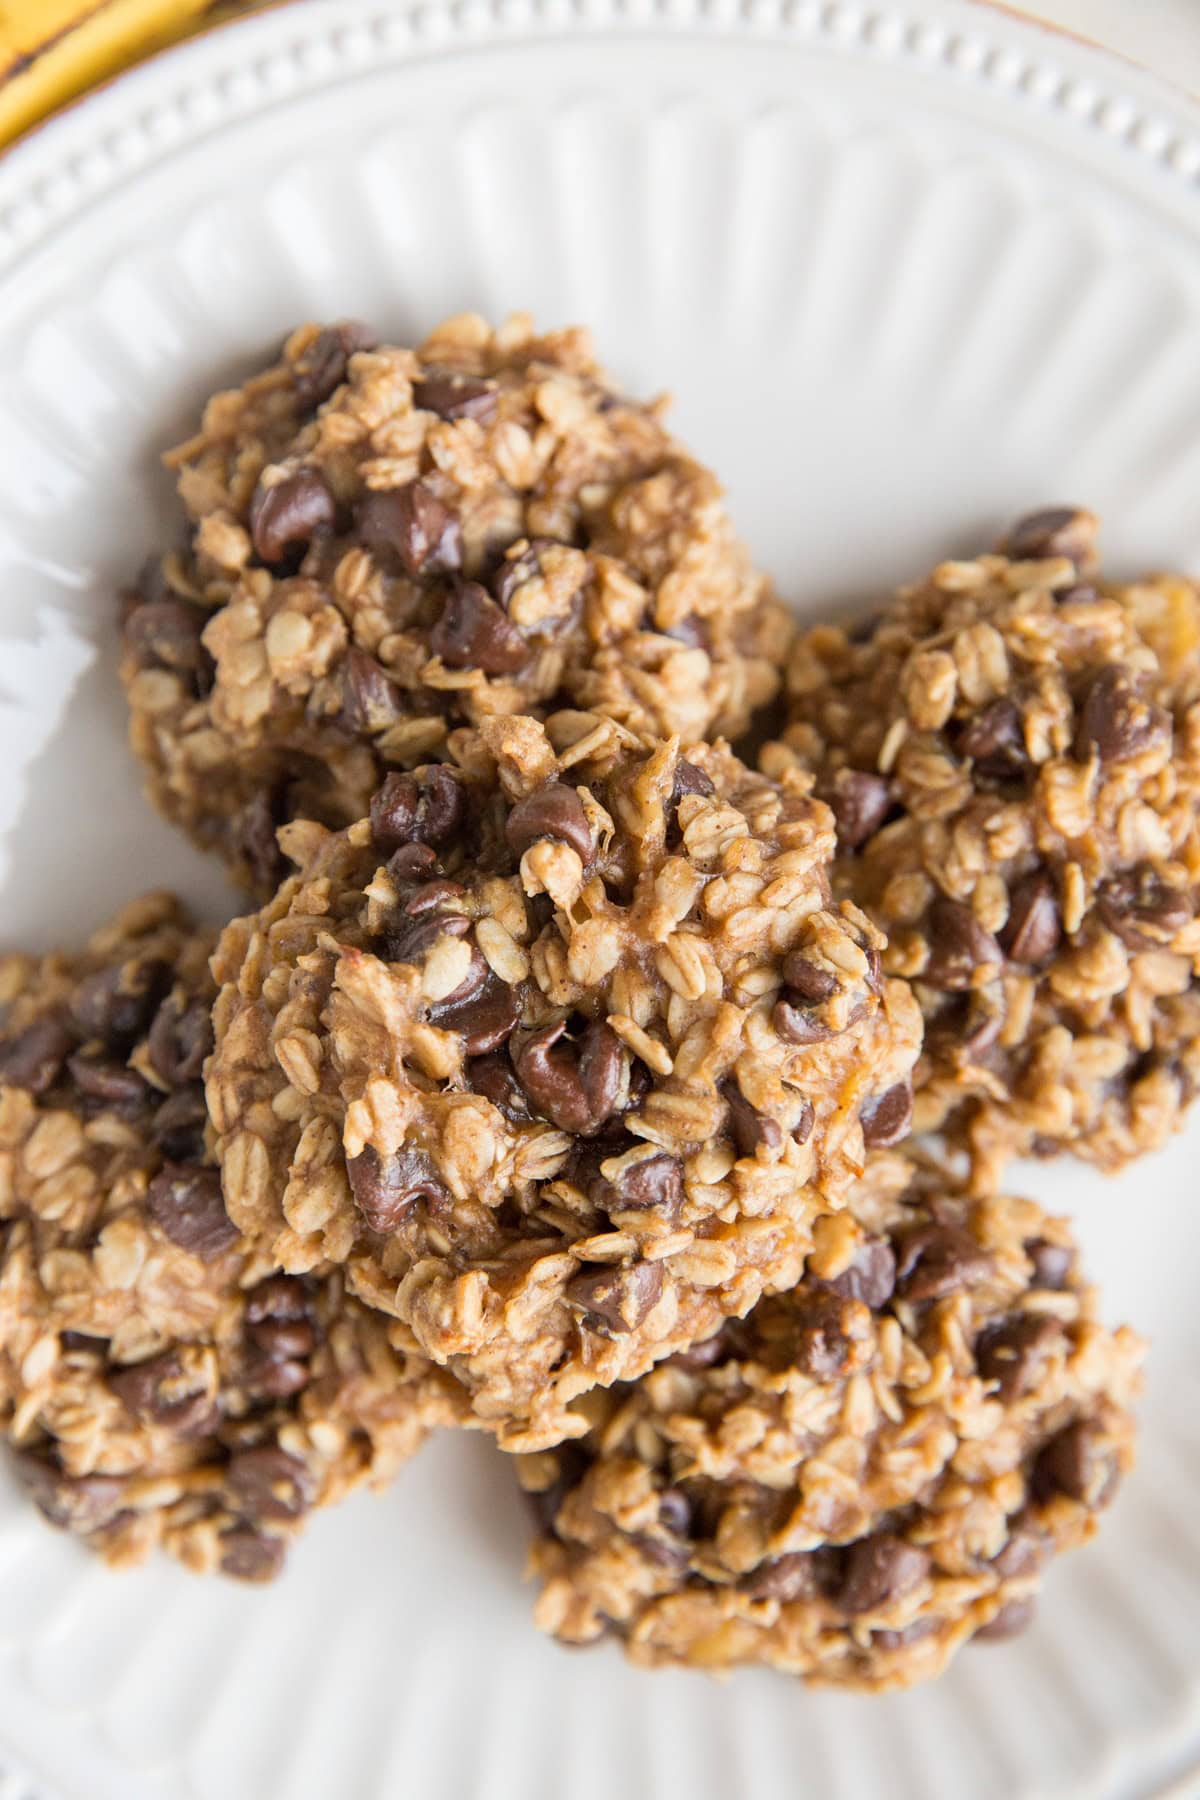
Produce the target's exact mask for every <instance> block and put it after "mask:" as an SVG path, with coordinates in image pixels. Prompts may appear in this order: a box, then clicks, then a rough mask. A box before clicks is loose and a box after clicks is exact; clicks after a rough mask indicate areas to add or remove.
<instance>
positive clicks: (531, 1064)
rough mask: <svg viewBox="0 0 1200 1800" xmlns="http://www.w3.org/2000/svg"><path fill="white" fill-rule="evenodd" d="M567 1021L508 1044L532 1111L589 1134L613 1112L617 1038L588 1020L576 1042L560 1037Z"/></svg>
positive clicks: (617, 1077)
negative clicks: (521, 1040) (519, 1041)
mask: <svg viewBox="0 0 1200 1800" xmlns="http://www.w3.org/2000/svg"><path fill="white" fill-rule="evenodd" d="M565 1032H566V1021H565V1020H560V1021H559V1022H558V1024H556V1025H546V1026H544V1027H543V1028H542V1030H540V1031H535V1032H532V1033H531V1034H530V1036H529V1037H527V1038H526V1039H525V1040H524V1041H523V1042H522V1043H521V1044H519V1045H517V1046H515V1047H510V1048H511V1055H512V1059H513V1066H514V1068H515V1069H516V1071H517V1080H518V1081H519V1082H520V1083H521V1086H522V1087H523V1088H524V1090H525V1093H526V1096H527V1097H528V1099H529V1101H530V1104H531V1105H532V1106H533V1107H534V1109H535V1110H536V1111H537V1112H540V1113H541V1114H542V1115H543V1116H544V1117H545V1118H547V1119H549V1120H550V1122H551V1124H553V1125H557V1126H558V1128H559V1130H560V1131H570V1132H573V1133H575V1134H576V1135H577V1136H580V1137H585V1136H590V1135H591V1134H592V1133H593V1132H596V1131H599V1129H600V1127H601V1126H602V1125H603V1124H605V1123H606V1122H607V1120H609V1119H611V1118H612V1116H613V1114H614V1113H615V1112H616V1110H617V1099H618V1095H619V1093H620V1088H621V1065H622V1055H621V1040H620V1039H619V1038H618V1037H617V1035H616V1033H615V1032H614V1031H613V1030H612V1029H611V1028H610V1027H609V1026H608V1025H606V1024H605V1023H604V1022H603V1021H602V1020H599V1019H593V1020H591V1021H590V1022H589V1023H588V1025H587V1026H586V1027H585V1028H584V1031H583V1035H582V1037H581V1038H580V1039H579V1040H578V1041H577V1042H571V1041H570V1040H568V1041H567V1042H566V1043H562V1044H560V1042H559V1040H560V1039H561V1038H562V1037H563V1036H564V1034H565Z"/></svg>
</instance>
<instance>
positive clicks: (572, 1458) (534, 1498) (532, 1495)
mask: <svg viewBox="0 0 1200 1800" xmlns="http://www.w3.org/2000/svg"><path fill="white" fill-rule="evenodd" d="M551 1454H552V1455H553V1457H554V1469H555V1476H554V1480H553V1481H552V1482H551V1483H550V1484H549V1486H547V1487H544V1488H538V1489H533V1488H522V1490H521V1492H522V1494H523V1495H524V1497H525V1502H526V1504H527V1505H528V1507H529V1509H530V1511H531V1512H532V1514H533V1517H534V1521H535V1523H536V1525H537V1527H538V1530H539V1531H541V1532H543V1533H544V1534H545V1535H546V1536H547V1537H553V1536H554V1535H555V1525H556V1523H557V1521H558V1510H559V1508H560V1506H561V1505H562V1503H563V1501H564V1500H565V1499H566V1497H567V1495H568V1494H569V1493H571V1492H572V1491H573V1490H574V1489H575V1488H577V1487H578V1486H579V1483H580V1482H581V1481H582V1480H583V1478H584V1476H585V1475H586V1474H587V1471H588V1469H589V1467H590V1466H591V1459H590V1458H589V1457H588V1455H587V1453H586V1451H584V1450H582V1449H580V1447H579V1445H578V1444H559V1445H558V1446H557V1447H556V1448H555V1449H554V1451H553V1452H551Z"/></svg>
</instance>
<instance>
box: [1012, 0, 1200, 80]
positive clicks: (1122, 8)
mask: <svg viewBox="0 0 1200 1800" xmlns="http://www.w3.org/2000/svg"><path fill="white" fill-rule="evenodd" d="M1017 10H1021V11H1024V12H1027V13H1030V14H1032V15H1033V16H1034V17H1035V18H1040V19H1045V20H1046V21H1047V22H1048V23H1051V24H1055V25H1065V26H1066V27H1067V28H1068V30H1070V31H1078V32H1079V33H1081V35H1082V36H1084V37H1090V38H1092V39H1094V40H1095V42H1096V43H1099V44H1107V45H1108V47H1109V48H1110V49H1112V50H1119V51H1120V52H1121V54H1122V55H1123V56H1131V57H1132V58H1133V59H1134V61H1135V62H1140V63H1142V64H1143V65H1144V66H1145V67H1146V68H1148V69H1152V70H1153V71H1154V72H1155V73H1156V74H1158V75H1165V76H1167V77H1168V79H1169V80H1172V81H1175V82H1177V83H1180V84H1182V85H1184V86H1186V87H1190V88H1193V89H1195V90H1196V91H1198V92H1200V0H1024V4H1023V5H1019V6H1018V8H1017Z"/></svg>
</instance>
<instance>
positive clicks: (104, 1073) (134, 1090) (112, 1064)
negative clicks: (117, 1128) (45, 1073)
mask: <svg viewBox="0 0 1200 1800" xmlns="http://www.w3.org/2000/svg"><path fill="white" fill-rule="evenodd" d="M67 1068H68V1069H69V1070H70V1073H71V1079H72V1081H73V1082H74V1083H75V1086H76V1087H77V1088H78V1089H79V1092H80V1093H81V1094H83V1095H84V1097H85V1098H86V1099H88V1100H94V1101H95V1102H96V1104H97V1105H98V1106H101V1107H104V1108H105V1109H107V1110H109V1111H112V1112H115V1113H119V1114H121V1115H122V1116H124V1117H128V1116H129V1115H131V1114H133V1113H137V1112H139V1111H140V1110H141V1109H142V1108H144V1107H145V1106H146V1105H147V1104H148V1103H149V1101H150V1098H151V1096H152V1094H153V1093H154V1090H153V1088H152V1087H151V1086H150V1084H149V1082H147V1081H145V1080H143V1078H142V1077H141V1076H140V1075H139V1074H138V1072H137V1070H136V1069H131V1068H130V1067H129V1066H128V1064H126V1063H122V1062H117V1061H115V1059H113V1058H112V1057H107V1056H91V1055H88V1054H87V1052H86V1051H83V1050H79V1051H76V1053H75V1055H74V1056H69V1057H68V1058H67Z"/></svg>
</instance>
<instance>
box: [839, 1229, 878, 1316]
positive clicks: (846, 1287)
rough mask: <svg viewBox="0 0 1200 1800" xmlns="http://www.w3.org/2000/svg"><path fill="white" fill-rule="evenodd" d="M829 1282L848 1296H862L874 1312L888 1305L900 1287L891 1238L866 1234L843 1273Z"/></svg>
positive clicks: (846, 1298)
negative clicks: (889, 1239) (897, 1286)
mask: <svg viewBox="0 0 1200 1800" xmlns="http://www.w3.org/2000/svg"><path fill="white" fill-rule="evenodd" d="M825 1285H826V1286H827V1287H830V1288H832V1289H833V1291H834V1293H835V1294H840V1295H841V1296H842V1298H843V1299H844V1300H861V1301H862V1303H863V1305H864V1306H869V1307H870V1308H871V1311H872V1312H878V1311H879V1310H880V1308H881V1307H884V1306H886V1305H887V1303H888V1301H889V1300H890V1299H891V1297H892V1295H893V1293H894V1292H895V1289H896V1256H895V1252H894V1251H893V1249H892V1246H891V1244H890V1243H889V1242H888V1240H887V1238H882V1237H870V1238H865V1239H864V1240H863V1242H862V1243H861V1244H859V1246H858V1248H857V1249H856V1250H855V1252H854V1256H853V1258H852V1259H851V1261H850V1262H849V1264H848V1265H847V1266H846V1268H844V1269H843V1270H842V1272H841V1274H840V1275H835V1276H834V1278H833V1280H832V1281H829V1282H827V1283H826V1284H825Z"/></svg>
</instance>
